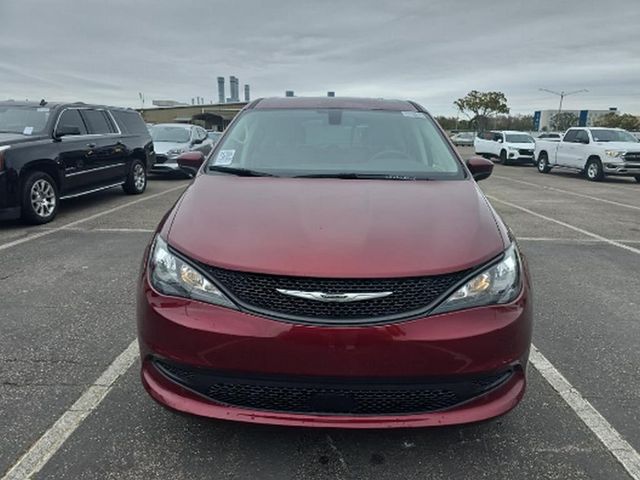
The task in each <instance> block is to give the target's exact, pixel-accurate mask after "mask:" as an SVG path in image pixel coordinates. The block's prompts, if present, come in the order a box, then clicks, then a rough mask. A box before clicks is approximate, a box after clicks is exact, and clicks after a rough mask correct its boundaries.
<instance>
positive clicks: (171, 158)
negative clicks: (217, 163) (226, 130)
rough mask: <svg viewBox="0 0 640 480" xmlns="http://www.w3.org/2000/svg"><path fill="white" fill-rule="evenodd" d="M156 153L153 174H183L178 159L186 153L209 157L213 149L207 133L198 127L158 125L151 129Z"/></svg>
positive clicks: (179, 124)
mask: <svg viewBox="0 0 640 480" xmlns="http://www.w3.org/2000/svg"><path fill="white" fill-rule="evenodd" d="M151 138H153V145H154V148H155V151H156V163H155V164H154V165H153V167H152V169H151V172H152V173H172V172H173V173H175V172H182V171H181V169H180V166H179V165H178V162H177V159H178V157H179V156H180V154H182V153H185V152H191V151H197V152H202V153H203V154H205V155H207V154H209V152H210V151H211V149H212V148H213V142H212V141H211V140H210V139H209V137H208V135H207V131H206V130H205V129H204V128H202V127H200V126H198V125H189V124H184V123H158V124H156V125H154V126H153V127H151Z"/></svg>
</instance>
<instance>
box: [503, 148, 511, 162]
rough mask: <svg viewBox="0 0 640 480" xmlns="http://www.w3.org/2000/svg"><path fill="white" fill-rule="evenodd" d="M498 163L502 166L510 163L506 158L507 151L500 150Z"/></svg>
mask: <svg viewBox="0 0 640 480" xmlns="http://www.w3.org/2000/svg"><path fill="white" fill-rule="evenodd" d="M500 163H502V164H503V165H509V164H511V162H510V161H509V159H508V158H507V151H506V150H500Z"/></svg>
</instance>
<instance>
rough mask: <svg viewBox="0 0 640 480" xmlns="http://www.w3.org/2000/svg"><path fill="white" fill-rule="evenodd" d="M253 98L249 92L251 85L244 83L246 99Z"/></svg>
mask: <svg viewBox="0 0 640 480" xmlns="http://www.w3.org/2000/svg"><path fill="white" fill-rule="evenodd" d="M250 99H251V95H250V94H249V85H248V84H246V83H245V84H244V101H245V102H249V101H250Z"/></svg>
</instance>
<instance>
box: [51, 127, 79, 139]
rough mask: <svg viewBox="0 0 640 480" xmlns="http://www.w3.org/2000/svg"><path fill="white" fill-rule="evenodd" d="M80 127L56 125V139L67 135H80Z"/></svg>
mask: <svg viewBox="0 0 640 480" xmlns="http://www.w3.org/2000/svg"><path fill="white" fill-rule="evenodd" d="M81 133H82V132H80V127H78V126H76V125H58V128H57V129H56V133H55V136H56V138H62V137H66V136H68V135H80V134H81Z"/></svg>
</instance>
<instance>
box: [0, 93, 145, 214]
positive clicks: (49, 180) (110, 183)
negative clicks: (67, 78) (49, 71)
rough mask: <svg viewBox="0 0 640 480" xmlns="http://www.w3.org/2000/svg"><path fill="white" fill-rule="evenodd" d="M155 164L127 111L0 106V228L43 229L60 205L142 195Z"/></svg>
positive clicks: (139, 123)
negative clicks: (15, 224)
mask: <svg viewBox="0 0 640 480" xmlns="http://www.w3.org/2000/svg"><path fill="white" fill-rule="evenodd" d="M154 160H155V155H154V151H153V143H152V141H151V137H150V136H149V132H148V131H147V128H146V126H145V124H144V121H143V120H142V117H140V114H139V113H137V112H136V111H134V110H129V109H124V108H115V107H106V106H101V105H87V104H84V103H46V102H44V101H43V102H40V103H30V102H0V220H4V219H14V218H19V217H22V218H23V219H24V220H25V221H27V222H29V223H34V224H41V223H47V222H50V221H51V220H53V219H54V217H55V216H56V214H57V212H58V207H59V205H60V200H64V199H67V198H72V197H78V196H80V195H85V194H89V193H93V192H97V191H99V190H104V189H107V188H112V187H119V186H122V188H123V189H124V191H125V192H126V193H129V194H134V195H136V194H140V193H143V192H144V191H145V188H146V186H147V170H148V168H149V167H150V166H151V165H152V164H153V162H154Z"/></svg>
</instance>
